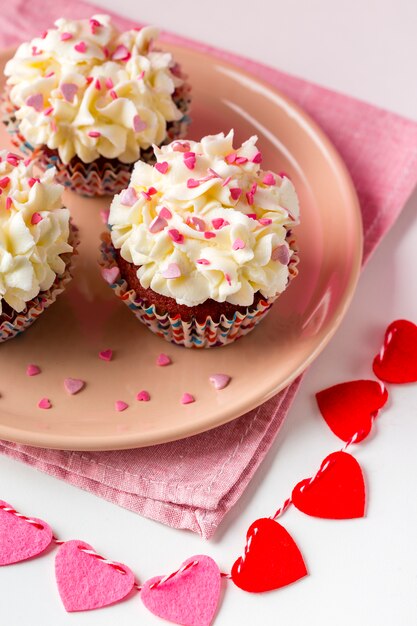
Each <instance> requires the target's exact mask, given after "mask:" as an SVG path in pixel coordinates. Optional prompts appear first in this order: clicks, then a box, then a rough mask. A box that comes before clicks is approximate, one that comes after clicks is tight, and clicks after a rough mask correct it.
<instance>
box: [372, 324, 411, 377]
mask: <svg viewBox="0 0 417 626" xmlns="http://www.w3.org/2000/svg"><path fill="white" fill-rule="evenodd" d="M373 369H374V372H375V374H376V376H378V378H380V379H381V380H384V381H386V382H387V383H397V384H403V383H415V382H417V326H416V325H415V324H413V323H412V322H409V321H408V320H396V321H395V322H392V324H390V325H389V326H388V328H387V330H386V331H385V338H384V345H383V346H382V348H381V351H380V353H379V354H377V356H376V357H375V359H374V363H373Z"/></svg>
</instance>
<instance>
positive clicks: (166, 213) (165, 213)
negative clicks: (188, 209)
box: [159, 206, 172, 220]
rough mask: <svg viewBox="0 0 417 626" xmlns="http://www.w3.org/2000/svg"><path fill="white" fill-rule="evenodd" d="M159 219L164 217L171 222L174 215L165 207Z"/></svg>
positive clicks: (160, 212)
mask: <svg viewBox="0 0 417 626" xmlns="http://www.w3.org/2000/svg"><path fill="white" fill-rule="evenodd" d="M159 217H163V218H164V219H165V220H170V219H171V217H172V213H171V211H170V210H169V209H167V208H166V206H163V207H162V209H161V210H160V211H159Z"/></svg>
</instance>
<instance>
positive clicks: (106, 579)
mask: <svg viewBox="0 0 417 626" xmlns="http://www.w3.org/2000/svg"><path fill="white" fill-rule="evenodd" d="M88 552H90V553H91V552H92V553H93V554H88ZM55 577H56V581H57V584H58V591H59V595H60V596H61V600H62V602H63V605H64V607H65V609H66V611H68V612H72V611H88V610H91V609H99V608H101V607H103V606H108V605H109V604H114V603H115V602H119V601H120V600H122V599H123V598H125V597H126V596H127V595H128V594H129V593H130V592H131V591H132V589H133V585H134V584H135V577H134V575H133V573H132V571H131V570H130V569H129V568H128V567H127V566H126V565H123V564H122V563H114V562H110V563H109V562H108V561H107V560H106V559H104V558H103V557H99V556H98V555H96V554H95V553H94V550H93V548H92V547H91V546H90V545H89V544H88V543H85V542H84V541H78V540H73V541H66V542H65V543H64V544H63V545H62V546H60V548H59V550H58V552H57V555H56V558H55Z"/></svg>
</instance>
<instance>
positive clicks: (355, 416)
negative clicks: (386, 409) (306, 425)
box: [316, 380, 388, 443]
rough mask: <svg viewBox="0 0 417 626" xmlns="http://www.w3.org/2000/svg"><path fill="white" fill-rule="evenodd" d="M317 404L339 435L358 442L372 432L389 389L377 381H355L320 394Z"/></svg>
mask: <svg viewBox="0 0 417 626" xmlns="http://www.w3.org/2000/svg"><path fill="white" fill-rule="evenodd" d="M316 399H317V404H318V405H319V409H320V412H321V414H322V415H323V417H324V419H325V420H326V422H327V424H328V426H329V427H330V428H331V430H332V431H333V432H334V434H335V435H336V436H337V437H340V439H343V441H349V440H350V439H352V437H353V436H354V435H357V437H356V439H355V442H356V443H358V442H359V441H362V439H365V437H367V436H368V435H369V432H370V430H371V428H372V422H373V421H374V419H375V417H376V416H377V415H378V412H379V409H380V408H381V407H383V406H384V404H385V403H386V401H387V399H388V392H387V390H386V388H385V387H384V386H383V385H382V383H379V382H377V381H375V380H352V381H350V382H348V383H341V384H340V385H334V386H333V387H329V388H328V389H323V391H319V393H317V394H316Z"/></svg>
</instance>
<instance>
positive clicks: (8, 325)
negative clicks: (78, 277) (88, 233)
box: [0, 224, 79, 343]
mask: <svg viewBox="0 0 417 626" xmlns="http://www.w3.org/2000/svg"><path fill="white" fill-rule="evenodd" d="M68 241H69V243H70V244H71V245H72V247H73V251H72V252H70V253H67V254H63V255H62V257H61V258H62V259H64V260H65V261H66V265H65V271H64V273H63V274H62V276H57V277H56V279H55V281H54V283H53V285H52V287H50V289H48V290H47V291H41V292H40V293H39V294H38V295H37V296H36V298H33V299H32V300H30V302H28V303H27V306H26V309H25V310H24V311H22V312H21V313H16V314H15V315H14V316H13V318H12V319H10V320H3V321H2V322H1V323H0V343H3V342H4V341H7V340H8V339H13V337H16V335H19V334H20V333H22V332H23V331H25V330H26V329H27V328H29V326H31V325H32V324H33V323H34V322H36V320H37V319H38V317H39V316H40V315H41V314H42V313H43V312H44V311H46V309H47V308H48V307H50V306H51V304H53V303H54V302H55V300H56V299H57V297H58V296H59V294H61V293H62V292H63V291H64V290H65V288H66V286H67V284H68V283H69V282H70V280H71V278H72V274H73V269H74V258H75V256H76V254H77V246H78V244H79V239H78V229H77V228H76V227H75V226H74V225H72V224H71V234H70V237H69V240H68Z"/></svg>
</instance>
